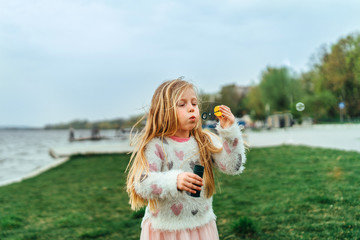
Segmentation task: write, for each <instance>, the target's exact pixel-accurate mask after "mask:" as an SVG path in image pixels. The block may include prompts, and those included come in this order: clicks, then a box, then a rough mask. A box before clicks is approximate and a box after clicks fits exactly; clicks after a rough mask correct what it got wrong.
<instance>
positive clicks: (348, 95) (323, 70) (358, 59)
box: [45, 33, 360, 129]
mask: <svg viewBox="0 0 360 240" xmlns="http://www.w3.org/2000/svg"><path fill="white" fill-rule="evenodd" d="M314 56H315V57H313V58H312V60H311V61H312V62H311V65H310V69H309V70H308V71H306V72H302V73H296V72H295V71H293V70H292V69H291V68H289V67H285V66H283V67H271V66H268V67H266V69H265V70H264V71H263V72H262V73H261V78H260V83H259V84H257V85H253V86H250V87H248V88H247V91H246V92H243V93H239V91H238V89H239V88H237V86H236V85H235V84H230V85H226V86H223V87H222V88H221V90H220V92H219V93H216V94H207V93H201V94H200V98H201V99H202V102H204V103H207V102H217V103H220V104H225V105H227V106H229V107H230V108H231V109H232V111H233V112H234V114H235V115H236V116H239V117H241V116H242V115H245V114H249V115H250V116H251V117H252V119H253V120H265V119H266V117H267V116H268V115H271V114H274V113H277V112H291V113H292V114H293V116H294V118H297V119H301V118H302V117H311V118H312V119H313V120H314V121H315V122H319V121H320V122H321V121H336V120H338V119H339V116H340V111H342V112H341V114H342V115H343V116H344V119H345V120H346V119H348V120H349V119H360V34H358V33H355V34H350V35H348V36H346V37H342V38H340V40H338V41H337V42H336V43H335V44H332V45H331V46H329V47H327V46H325V45H323V46H322V47H320V48H319V50H318V51H317V53H316V54H315V55H314ZM298 102H302V103H304V104H305V110H304V111H303V112H299V111H297V110H296V108H295V105H296V103H298ZM339 103H343V104H344V106H345V107H344V109H342V110H340V109H339ZM204 106H205V107H204ZM204 106H203V109H201V110H202V111H211V109H206V106H208V105H206V104H204ZM140 118H141V116H133V117H130V118H129V119H122V118H119V119H114V120H108V121H98V122H89V121H87V120H75V121H72V122H69V123H63V124H52V125H51V124H49V125H46V126H45V129H68V128H70V127H72V128H75V129H90V128H93V127H95V126H96V127H99V128H101V129H120V128H129V127H131V126H133V125H134V124H135V123H136V122H137V121H138V120H139V119H140Z"/></svg>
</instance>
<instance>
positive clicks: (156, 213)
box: [152, 209, 160, 217]
mask: <svg viewBox="0 0 360 240" xmlns="http://www.w3.org/2000/svg"><path fill="white" fill-rule="evenodd" d="M159 212H160V209H158V210H156V212H153V213H152V215H153V216H154V217H157V215H158V214H159Z"/></svg>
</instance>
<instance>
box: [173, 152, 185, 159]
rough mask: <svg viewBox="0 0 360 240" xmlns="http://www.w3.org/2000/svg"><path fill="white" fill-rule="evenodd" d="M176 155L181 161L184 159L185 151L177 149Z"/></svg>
mask: <svg viewBox="0 0 360 240" xmlns="http://www.w3.org/2000/svg"><path fill="white" fill-rule="evenodd" d="M175 155H176V156H177V157H178V159H179V160H180V161H182V160H183V159H184V152H183V151H180V152H177V151H175Z"/></svg>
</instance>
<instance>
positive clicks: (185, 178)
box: [176, 172, 203, 193]
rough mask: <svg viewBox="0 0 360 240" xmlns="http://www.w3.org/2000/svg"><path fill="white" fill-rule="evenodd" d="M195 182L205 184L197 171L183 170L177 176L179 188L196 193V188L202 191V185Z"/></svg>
mask: <svg viewBox="0 0 360 240" xmlns="http://www.w3.org/2000/svg"><path fill="white" fill-rule="evenodd" d="M195 184H196V185H199V186H202V185H203V180H202V178H201V177H199V176H198V175H196V174H195V173H191V172H183V173H180V174H179V175H178V176H177V182H176V185H177V188H178V190H185V191H187V192H189V193H196V191H195V190H198V191H201V187H198V186H196V185H195Z"/></svg>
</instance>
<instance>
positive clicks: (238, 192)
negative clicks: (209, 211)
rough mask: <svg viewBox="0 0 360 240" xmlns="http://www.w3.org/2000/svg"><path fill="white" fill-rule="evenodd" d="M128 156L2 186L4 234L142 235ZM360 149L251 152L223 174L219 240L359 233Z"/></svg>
mask: <svg viewBox="0 0 360 240" xmlns="http://www.w3.org/2000/svg"><path fill="white" fill-rule="evenodd" d="M128 159H129V156H128V155H92V156H74V157H72V158H71V160H70V161H69V162H67V163H65V164H63V165H61V166H59V167H57V168H55V169H52V170H50V171H48V172H46V173H44V174H41V175H40V176H37V177H35V178H32V179H28V180H26V181H24V182H21V183H16V184H12V185H9V186H5V187H1V188H0V239H46V240H47V239H130V240H131V239H139V234H140V222H141V217H142V213H136V212H132V211H131V210H130V207H129V205H128V197H127V194H126V192H125V177H126V175H125V174H124V170H125V167H126V165H127V162H128ZM359 160H360V154H359V153H355V152H343V151H337V150H329V149H318V148H309V147H302V146H298V147H294V146H281V147H272V148H260V149H252V150H251V151H250V152H249V153H248V163H247V165H246V170H245V172H244V173H243V174H242V175H240V176H226V175H223V174H217V175H218V177H217V182H219V183H220V190H218V191H217V194H216V195H215V196H214V211H215V214H216V215H217V217H218V219H217V226H218V230H219V234H220V239H247V238H251V239H358V238H360V206H359V204H358V203H359V202H360V201H359V200H360V188H359V187H358V183H359V182H360V161H359Z"/></svg>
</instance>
